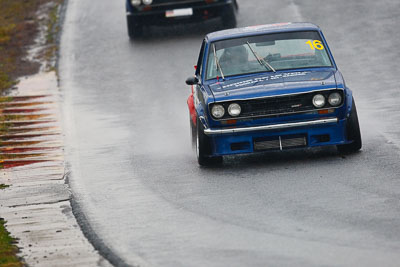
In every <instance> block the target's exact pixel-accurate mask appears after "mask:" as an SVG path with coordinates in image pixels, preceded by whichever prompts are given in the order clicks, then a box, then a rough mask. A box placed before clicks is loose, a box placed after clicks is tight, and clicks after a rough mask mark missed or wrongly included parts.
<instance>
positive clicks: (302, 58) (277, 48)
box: [206, 31, 332, 80]
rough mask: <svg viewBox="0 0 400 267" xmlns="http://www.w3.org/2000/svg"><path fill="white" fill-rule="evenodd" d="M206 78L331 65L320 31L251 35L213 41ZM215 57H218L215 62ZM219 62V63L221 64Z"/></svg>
mask: <svg viewBox="0 0 400 267" xmlns="http://www.w3.org/2000/svg"><path fill="white" fill-rule="evenodd" d="M212 46H213V47H215V51H214V49H210V51H209V53H208V59H207V70H206V72H207V73H206V79H207V80H209V79H214V78H217V77H218V76H219V75H220V74H219V73H220V72H219V70H220V69H223V70H224V75H225V76H234V75H243V74H250V73H258V72H265V71H277V70H289V69H300V68H315V67H331V66H332V62H331V60H330V58H329V56H328V53H327V51H326V48H325V45H324V43H323V42H322V39H321V36H320V35H319V33H318V32H317V31H301V32H287V33H275V34H268V35H258V36H248V37H243V38H236V39H228V40H222V41H218V42H214V43H212ZM215 58H218V59H219V60H218V63H219V64H216V61H215ZM218 65H219V66H218Z"/></svg>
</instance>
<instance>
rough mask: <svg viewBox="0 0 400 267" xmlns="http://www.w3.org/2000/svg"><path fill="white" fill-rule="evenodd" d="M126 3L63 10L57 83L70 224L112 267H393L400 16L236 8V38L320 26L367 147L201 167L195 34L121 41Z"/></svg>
mask: <svg viewBox="0 0 400 267" xmlns="http://www.w3.org/2000/svg"><path fill="white" fill-rule="evenodd" d="M123 2H124V1H122V0H120V1H109V0H98V1H96V3H95V4H93V1H89V0H69V4H68V10H67V15H66V22H65V28H64V32H63V37H62V44H61V61H60V75H61V76H60V77H61V89H62V91H63V93H64V95H65V110H64V112H65V128H66V132H67V136H66V139H67V142H68V143H67V144H68V148H67V158H68V161H69V166H70V167H69V168H70V171H71V175H70V182H71V185H72V188H73V192H74V195H75V197H76V201H77V203H78V204H79V209H78V210H77V212H78V214H80V215H82V214H84V215H85V217H86V219H87V221H84V222H86V223H88V224H89V225H90V227H87V228H85V229H86V230H88V229H91V230H90V231H89V233H88V234H89V236H91V237H93V236H95V237H96V238H94V239H93V240H94V241H95V245H97V246H98V247H99V248H100V249H101V250H102V252H104V253H108V256H109V257H110V259H111V260H112V261H113V263H114V264H116V265H125V264H127V265H135V264H141V265H142V266H147V265H152V266H153V265H154V266H398V264H399V262H400V170H399V167H400V163H399V162H400V149H399V147H400V115H399V114H400V105H399V104H398V103H399V102H400V86H399V84H400V78H399V74H398V70H399V60H398V59H399V58H400V52H399V51H400V50H399V49H398V47H400V35H399V34H398V30H397V29H398V25H399V24H400V17H399V12H400V2H399V1H398V0H385V1H371V0H366V1H356V0H352V1H347V0H346V1H345V0H340V1H314V0H310V1H290V0H283V1H280V0H276V1H264V0H257V1H256V0H251V1H240V6H241V9H240V13H239V16H238V20H239V26H245V25H253V24H263V23H274V22H284V21H311V22H314V23H316V24H318V25H320V26H321V27H322V29H323V31H324V33H325V36H326V38H327V40H328V43H329V44H330V47H331V49H332V51H333V54H334V56H335V59H336V62H337V64H338V66H339V67H340V69H341V70H342V72H343V74H344V77H345V79H346V81H347V84H348V85H349V86H350V87H351V88H352V90H353V92H354V95H355V99H356V101H357V105H358V110H359V116H360V123H361V128H362V135H363V141H364V147H363V150H362V152H361V153H358V154H354V155H350V156H346V157H342V156H340V155H339V154H337V152H336V150H335V148H326V149H316V150H300V151H293V152H284V153H279V152H278V153H266V154H262V155H250V156H240V157H230V158H228V159H226V160H225V163H224V165H223V166H221V167H218V168H200V167H199V166H198V165H197V162H196V159H195V155H194V153H193V152H192V150H191V146H190V138H189V124H188V112H187V107H186V98H187V96H188V94H189V87H188V86H186V85H185V84H184V81H185V79H186V78H187V77H188V76H190V75H192V73H193V65H194V63H195V62H196V59H197V54H198V51H199V47H200V44H201V40H202V38H203V36H204V34H205V33H207V32H208V31H213V30H216V29H218V25H215V23H213V22H211V23H206V24H204V25H199V24H197V25H188V26H187V27H185V26H176V27H173V28H151V29H150V32H149V33H148V34H147V35H146V37H145V38H144V39H143V40H141V41H137V42H134V43H132V42H129V40H128V38H127V34H126V25H125V15H124V3H123Z"/></svg>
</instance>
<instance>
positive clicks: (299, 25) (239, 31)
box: [206, 22, 320, 42]
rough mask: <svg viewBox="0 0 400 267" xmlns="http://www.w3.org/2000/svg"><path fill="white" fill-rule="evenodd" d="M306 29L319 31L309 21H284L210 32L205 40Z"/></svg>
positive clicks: (212, 40)
mask: <svg viewBox="0 0 400 267" xmlns="http://www.w3.org/2000/svg"><path fill="white" fill-rule="evenodd" d="M307 30H311V31H320V28H319V27H318V26H317V25H315V24H313V23H309V22H285V23H276V24H265V25H256V26H249V27H243V28H235V29H229V30H223V31H217V32H212V33H209V34H207V35H206V40H208V41H209V42H214V41H219V40H224V39H232V38H238V37H246V36H252V35H259V34H268V33H278V32H289V31H307Z"/></svg>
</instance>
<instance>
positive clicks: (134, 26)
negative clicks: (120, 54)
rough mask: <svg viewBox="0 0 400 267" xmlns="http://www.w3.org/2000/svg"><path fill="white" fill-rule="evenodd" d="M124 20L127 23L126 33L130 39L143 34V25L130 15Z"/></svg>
mask: <svg viewBox="0 0 400 267" xmlns="http://www.w3.org/2000/svg"><path fill="white" fill-rule="evenodd" d="M126 22H127V24H128V35H129V38H130V39H137V38H139V37H141V36H142V35H143V26H142V25H141V24H140V23H138V22H135V21H134V19H133V18H132V17H131V16H127V17H126Z"/></svg>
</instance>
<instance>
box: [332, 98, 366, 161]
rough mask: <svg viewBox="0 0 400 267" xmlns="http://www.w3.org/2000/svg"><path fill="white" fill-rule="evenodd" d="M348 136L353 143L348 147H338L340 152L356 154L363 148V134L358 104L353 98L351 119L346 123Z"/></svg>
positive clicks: (347, 145)
mask: <svg viewBox="0 0 400 267" xmlns="http://www.w3.org/2000/svg"><path fill="white" fill-rule="evenodd" d="M346 134H347V140H349V141H353V142H352V143H350V144H346V145H338V146H337V149H338V151H339V152H340V153H354V152H357V151H358V150H360V149H361V147H362V141H361V132H360V125H359V123H358V115H357V108H356V103H355V102H354V98H353V104H352V108H351V113H350V117H349V118H348V119H347V122H346Z"/></svg>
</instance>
